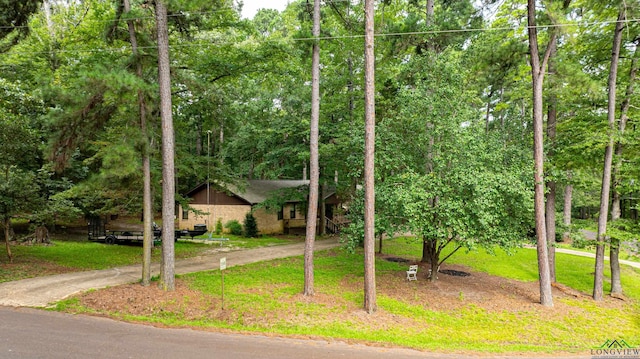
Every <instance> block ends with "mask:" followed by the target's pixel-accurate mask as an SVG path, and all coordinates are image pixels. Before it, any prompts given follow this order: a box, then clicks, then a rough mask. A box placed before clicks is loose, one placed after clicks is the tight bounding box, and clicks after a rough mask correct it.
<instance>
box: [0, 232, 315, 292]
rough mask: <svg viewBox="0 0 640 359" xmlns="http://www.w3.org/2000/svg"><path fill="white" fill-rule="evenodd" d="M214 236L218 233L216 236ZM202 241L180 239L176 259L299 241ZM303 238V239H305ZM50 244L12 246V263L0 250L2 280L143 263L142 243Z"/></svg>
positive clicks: (155, 250) (234, 238)
mask: <svg viewBox="0 0 640 359" xmlns="http://www.w3.org/2000/svg"><path fill="white" fill-rule="evenodd" d="M214 237H215V236H214ZM198 238H200V239H203V240H202V241H201V242H204V243H200V242H198V241H191V240H184V239H181V240H178V241H177V242H176V244H175V255H176V259H183V258H190V257H194V256H198V255H202V254H204V253H206V252H208V251H211V250H212V249H214V250H215V249H219V248H221V247H228V248H231V249H240V248H255V247H261V246H272V245H280V244H287V243H292V242H294V241H300V238H297V237H270V236H263V237H259V238H244V237H238V236H229V235H226V236H225V238H228V239H229V240H228V241H223V242H218V241H207V240H206V238H208V235H203V236H200V237H196V239H198ZM302 240H304V239H302ZM52 243H53V244H52V245H47V246H41V245H36V246H21V245H13V246H11V252H12V253H13V256H14V259H13V263H8V262H9V259H8V258H7V255H6V252H5V251H4V248H2V249H1V250H0V283H2V282H8V281H14V280H20V279H25V278H31V277H36V276H42V275H50V274H57V273H65V272H72V271H82V270H95V269H107V268H113V267H119V266H126V265H132V264H139V263H142V245H141V244H140V243H134V244H132V245H106V244H104V243H98V242H88V241H86V240H84V241H77V240H73V241H67V240H55V241H53V242H52ZM160 256H161V248H160V246H156V247H155V248H153V249H152V261H154V262H160Z"/></svg>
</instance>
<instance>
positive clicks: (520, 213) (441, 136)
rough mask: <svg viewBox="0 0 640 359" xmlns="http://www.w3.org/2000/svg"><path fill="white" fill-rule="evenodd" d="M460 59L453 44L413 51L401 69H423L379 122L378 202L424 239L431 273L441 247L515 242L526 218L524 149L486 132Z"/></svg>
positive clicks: (397, 226) (397, 223)
mask: <svg viewBox="0 0 640 359" xmlns="http://www.w3.org/2000/svg"><path fill="white" fill-rule="evenodd" d="M460 60H461V59H460V55H459V53H457V52H455V51H445V52H444V53H442V54H440V55H436V56H433V57H422V58H416V59H414V60H413V61H412V63H410V64H408V65H407V69H406V70H407V71H408V72H410V73H420V74H422V76H421V77H420V78H418V79H416V80H415V81H414V82H413V83H412V84H411V86H407V87H405V89H403V90H402V91H400V92H399V93H398V97H397V99H398V102H399V107H398V109H399V111H398V114H397V117H395V118H391V119H385V120H383V121H382V122H381V123H380V125H379V126H380V128H379V133H381V135H380V136H381V138H380V140H379V143H380V144H381V150H380V151H379V152H380V153H381V155H380V159H379V163H380V166H381V168H383V169H384V171H385V172H384V173H380V174H379V175H378V176H379V178H380V183H379V184H378V186H377V188H378V190H377V191H376V192H377V195H376V197H377V198H378V203H379V206H378V207H379V208H384V212H383V214H381V215H382V216H387V217H388V221H389V223H390V224H391V226H392V227H393V228H394V232H411V233H413V234H415V235H416V236H417V237H418V238H419V239H420V240H421V241H422V243H423V257H422V261H424V262H429V263H430V264H431V273H432V275H431V277H430V278H431V280H435V279H436V277H437V276H436V273H437V271H438V268H439V266H440V265H441V264H442V263H443V262H444V261H445V260H446V259H447V258H448V257H446V256H445V257H442V253H443V250H444V249H445V248H447V247H449V246H452V247H453V249H452V250H451V251H452V252H455V251H457V250H459V249H461V248H467V249H469V250H471V249H474V248H476V247H479V246H482V247H485V248H492V247H494V246H503V247H506V248H508V247H511V246H516V245H517V244H518V238H524V236H525V234H526V233H527V231H528V230H529V229H530V224H531V221H530V215H531V213H532V212H531V202H530V201H531V192H530V190H529V189H528V186H529V184H530V182H529V180H527V179H526V174H527V161H526V160H527V159H528V157H527V156H525V155H524V154H523V153H524V152H523V151H524V148H523V147H521V146H520V145H519V143H518V142H517V141H512V142H504V141H503V139H502V138H501V136H499V135H498V134H491V133H489V134H485V133H484V130H483V125H482V124H481V123H479V122H477V117H476V116H475V114H476V112H475V110H474V108H473V106H472V105H473V103H474V101H475V98H474V96H473V93H471V91H470V90H469V89H467V88H465V84H466V81H467V77H466V76H467V75H466V74H467V73H466V71H465V70H464V69H463V68H462V67H461V61H460ZM432 139H433V140H432ZM426 163H429V167H428V168H427V166H426V165H425V164H426Z"/></svg>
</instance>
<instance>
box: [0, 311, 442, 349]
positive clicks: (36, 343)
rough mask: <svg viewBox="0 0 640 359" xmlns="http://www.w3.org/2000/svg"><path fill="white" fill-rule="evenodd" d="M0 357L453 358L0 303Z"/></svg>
mask: <svg viewBox="0 0 640 359" xmlns="http://www.w3.org/2000/svg"><path fill="white" fill-rule="evenodd" d="M0 331H1V332H2V336H1V339H0V358H20V359H30V358H51V359H57V358H60V359H63V358H64V359H76V358H77V359H87V358H92V359H102V358H104V359H107V358H108V359H118V358H153V359H162V358H180V359H196V358H207V359H216V358H221V359H249V358H264V359H286V358H305V359H330V358H351V359H360V358H362V359H365V358H366V359H371V358H381V359H385V358H396V359H404V358H407V359H409V358H411V359H415V358H443V359H444V358H453V357H454V356H452V355H436V354H429V353H422V352H418V351H413V350H406V349H385V348H374V347H367V346H364V345H349V344H346V343H343V342H327V341H318V340H297V339H283V338H271V337H266V336H257V335H239V334H221V333H211V332H204V331H195V330H190V329H160V328H155V327H150V326H146V325H135V324H129V323H123V322H117V321H114V320H111V319H106V318H97V317H88V316H82V315H69V314H62V313H57V312H47V311H42V310H36V309H29V308H8V307H0Z"/></svg>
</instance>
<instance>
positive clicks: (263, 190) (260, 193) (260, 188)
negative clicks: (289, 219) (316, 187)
mask: <svg viewBox="0 0 640 359" xmlns="http://www.w3.org/2000/svg"><path fill="white" fill-rule="evenodd" d="M246 182H247V185H246V186H245V187H244V188H243V189H242V188H241V187H238V186H235V185H229V186H227V187H228V189H229V191H231V193H233V194H235V195H236V196H238V197H240V198H242V199H244V200H245V201H247V202H249V203H251V204H258V203H262V202H264V201H265V200H266V199H267V198H269V196H270V195H272V194H273V193H274V192H276V191H279V190H282V189H287V188H296V187H300V186H308V185H309V181H303V180H248V181H246Z"/></svg>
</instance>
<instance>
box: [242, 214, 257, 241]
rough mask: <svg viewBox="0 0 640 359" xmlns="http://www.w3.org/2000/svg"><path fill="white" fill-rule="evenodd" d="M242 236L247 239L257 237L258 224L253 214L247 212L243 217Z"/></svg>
mask: <svg viewBox="0 0 640 359" xmlns="http://www.w3.org/2000/svg"><path fill="white" fill-rule="evenodd" d="M244 236H245V237H247V238H255V237H257V236H258V223H257V222H256V217H254V216H253V213H251V212H249V213H247V215H246V216H245V217H244Z"/></svg>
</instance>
